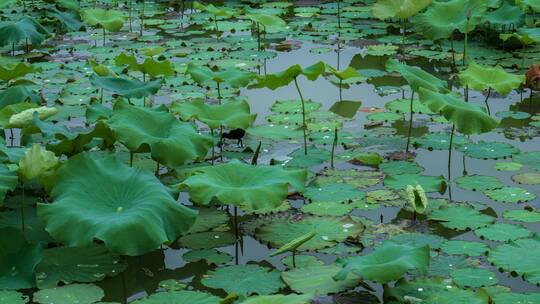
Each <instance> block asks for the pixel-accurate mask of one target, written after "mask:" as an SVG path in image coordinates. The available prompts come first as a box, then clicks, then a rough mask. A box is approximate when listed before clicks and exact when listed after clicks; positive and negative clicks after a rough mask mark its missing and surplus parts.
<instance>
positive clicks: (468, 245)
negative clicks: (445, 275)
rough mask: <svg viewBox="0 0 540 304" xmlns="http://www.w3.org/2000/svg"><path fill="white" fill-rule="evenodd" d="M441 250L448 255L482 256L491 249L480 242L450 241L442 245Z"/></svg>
mask: <svg viewBox="0 0 540 304" xmlns="http://www.w3.org/2000/svg"><path fill="white" fill-rule="evenodd" d="M441 250H442V251H443V252H445V253H447V254H455V255H461V254H463V255H467V256H481V255H484V254H485V253H486V252H487V251H488V250H489V247H488V246H487V245H486V244H484V243H479V242H470V241H461V240H450V241H446V242H445V243H444V244H443V245H442V247H441Z"/></svg>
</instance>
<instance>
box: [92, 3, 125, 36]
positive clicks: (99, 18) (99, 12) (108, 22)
mask: <svg viewBox="0 0 540 304" xmlns="http://www.w3.org/2000/svg"><path fill="white" fill-rule="evenodd" d="M81 18H82V20H83V21H84V22H85V23H86V24H88V25H90V26H94V27H95V26H99V27H101V28H103V29H105V30H107V31H109V32H118V31H120V30H121V29H122V26H123V25H124V21H125V17H124V14H123V13H122V12H120V11H115V10H111V9H107V10H105V9H101V8H92V9H85V10H82V11H81Z"/></svg>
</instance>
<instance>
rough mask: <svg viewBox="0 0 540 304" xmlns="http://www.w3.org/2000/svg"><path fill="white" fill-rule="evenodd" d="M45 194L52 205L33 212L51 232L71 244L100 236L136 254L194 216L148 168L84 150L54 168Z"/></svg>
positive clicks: (185, 227) (181, 229)
mask: <svg viewBox="0 0 540 304" xmlns="http://www.w3.org/2000/svg"><path fill="white" fill-rule="evenodd" d="M81 172H84V174H81ZM51 196H52V198H53V202H52V203H49V204H45V203H43V204H38V216H39V217H40V218H41V219H42V220H43V221H44V222H45V224H46V230H47V231H48V232H49V233H50V234H51V236H53V237H54V238H55V239H56V240H58V241H59V242H61V243H64V244H66V245H68V246H74V247H88V246H91V245H92V244H93V243H94V240H100V241H103V243H104V244H105V246H106V247H107V248H108V249H109V250H111V251H112V252H114V253H118V254H122V255H131V256H135V255H141V254H143V253H146V252H149V251H151V250H154V249H156V248H158V247H159V246H160V245H161V244H163V243H169V242H172V241H173V240H175V239H176V238H177V237H178V236H179V235H181V234H183V233H186V232H187V231H188V230H189V228H190V227H191V225H193V223H194V222H195V217H196V212H195V211H193V210H192V209H189V208H187V207H184V206H182V205H180V204H178V203H177V202H176V200H175V199H174V198H173V197H172V196H171V195H170V194H169V192H168V190H167V188H166V187H164V186H163V184H161V182H160V181H159V180H158V179H157V178H156V177H155V176H154V175H153V174H152V173H151V172H148V171H145V170H143V169H135V168H130V167H128V166H126V165H125V164H123V163H121V162H120V161H118V160H117V159H116V158H114V157H113V156H106V157H104V158H101V159H97V158H96V157H93V156H92V155H91V154H90V153H89V152H83V153H80V154H77V155H75V156H73V157H71V158H70V159H69V160H68V161H67V162H66V163H65V164H64V165H62V166H61V167H60V168H59V169H58V170H57V174H56V184H55V185H54V187H53V189H52V192H51Z"/></svg>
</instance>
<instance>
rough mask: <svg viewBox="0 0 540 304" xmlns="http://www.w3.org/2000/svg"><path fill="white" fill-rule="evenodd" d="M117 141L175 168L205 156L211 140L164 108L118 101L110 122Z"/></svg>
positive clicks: (108, 122)
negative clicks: (149, 154)
mask: <svg viewBox="0 0 540 304" xmlns="http://www.w3.org/2000/svg"><path fill="white" fill-rule="evenodd" d="M107 124H108V125H109V127H110V128H111V129H112V130H113V131H114V133H115V134H116V137H117V138H118V141H120V142H121V143H122V144H124V145H125V146H126V147H127V148H128V149H129V150H130V151H134V152H139V151H140V152H150V153H151V154H152V158H153V159H155V160H156V161H158V162H159V163H161V164H163V165H165V166H169V167H174V166H180V165H183V164H185V163H186V162H188V161H192V160H199V159H203V158H204V157H205V156H206V154H207V153H208V150H209V149H210V147H211V146H212V139H211V138H210V137H208V136H205V135H201V134H199V133H198V132H197V130H196V129H195V127H194V126H193V125H192V124H190V123H184V122H180V121H178V120H177V119H176V117H174V115H172V114H171V113H169V112H167V111H166V109H165V108H163V107H160V108H156V109H150V108H142V107H138V106H132V105H129V104H127V103H126V102H122V101H119V102H117V103H116V104H115V106H114V112H113V115H112V116H111V118H109V120H108V121H107Z"/></svg>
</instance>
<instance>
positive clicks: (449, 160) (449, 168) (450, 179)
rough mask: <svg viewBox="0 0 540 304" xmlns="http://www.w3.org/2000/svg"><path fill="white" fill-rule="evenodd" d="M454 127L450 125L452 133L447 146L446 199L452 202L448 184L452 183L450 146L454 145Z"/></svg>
mask: <svg viewBox="0 0 540 304" xmlns="http://www.w3.org/2000/svg"><path fill="white" fill-rule="evenodd" d="M455 130H456V125H455V124H452V131H451V132H450V144H449V145H448V187H449V188H448V198H449V199H450V201H452V190H451V189H450V183H451V181H452V170H451V169H452V168H451V167H452V144H453V143H454V131H455Z"/></svg>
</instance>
